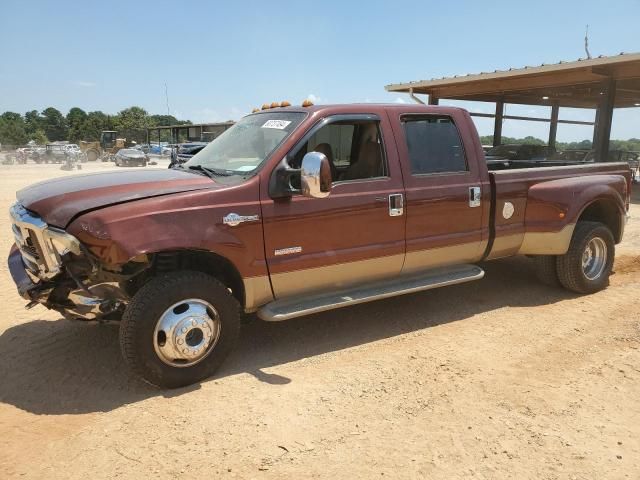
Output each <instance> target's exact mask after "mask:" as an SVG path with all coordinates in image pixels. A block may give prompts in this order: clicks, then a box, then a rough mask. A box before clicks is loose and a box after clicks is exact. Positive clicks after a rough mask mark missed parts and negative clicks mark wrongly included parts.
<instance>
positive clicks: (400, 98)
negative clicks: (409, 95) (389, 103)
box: [394, 97, 407, 103]
mask: <svg viewBox="0 0 640 480" xmlns="http://www.w3.org/2000/svg"><path fill="white" fill-rule="evenodd" d="M394 103H407V101H406V100H405V99H404V98H402V97H396V99H395V100H394Z"/></svg>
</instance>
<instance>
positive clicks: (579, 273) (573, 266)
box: [557, 222, 615, 293]
mask: <svg viewBox="0 0 640 480" xmlns="http://www.w3.org/2000/svg"><path fill="white" fill-rule="evenodd" d="M614 257H615V242H614V239H613V234H612V233H611V230H609V228H608V227H607V226H606V225H604V224H602V223H599V222H578V224H577V225H576V228H575V230H574V232H573V237H572V238H571V244H570V245H569V251H568V252H567V253H566V254H565V255H562V256H559V257H558V258H557V268H558V279H559V280H560V283H561V284H562V285H563V286H564V287H565V288H567V289H568V290H571V291H573V292H577V293H593V292H597V291H599V290H602V289H604V288H606V287H607V285H609V276H610V275H611V270H612V268H613V260H614Z"/></svg>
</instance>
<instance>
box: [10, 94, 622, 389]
mask: <svg viewBox="0 0 640 480" xmlns="http://www.w3.org/2000/svg"><path fill="white" fill-rule="evenodd" d="M630 182H631V175H630V170H629V166H628V165H627V164H622V163H591V164H586V165H582V166H575V165H573V166H554V167H546V168H507V169H502V170H500V171H489V169H488V168H487V164H486V161H485V158H484V154H483V151H482V146H481V144H480V141H479V138H478V135H477V132H476V129H475V127H474V124H473V122H472V121H471V118H470V116H469V114H468V113H467V112H466V111H464V110H461V109H457V108H449V107H426V106H418V105H416V106H407V105H370V104H366V105H328V106H310V107H307V108H303V107H282V108H270V109H265V110H263V111H260V112H257V113H254V114H251V115H248V116H246V117H244V118H243V119H242V120H241V121H239V122H238V123H237V124H235V125H234V126H233V127H232V128H231V129H229V130H228V131H226V132H225V133H224V134H223V135H221V136H220V137H219V138H217V139H216V140H215V141H213V142H212V143H211V144H209V145H208V146H207V147H206V148H204V149H203V150H202V151H201V152H200V153H198V154H196V155H195V156H194V157H193V158H192V159H191V160H190V161H188V162H186V163H185V164H184V165H182V166H180V167H178V168H174V169H168V170H161V169H155V170H146V171H135V172H107V173H99V174H90V175H74V176H68V177H64V178H60V179H55V180H52V181H48V182H44V183H39V184H36V185H33V186H31V187H28V188H25V189H24V190H21V191H19V192H18V193H17V200H18V201H17V203H16V204H15V205H14V206H13V207H12V208H11V216H12V222H13V231H14V234H15V239H16V244H15V245H14V247H13V248H12V250H11V252H10V255H9V266H10V271H11V274H12V276H13V278H14V281H15V283H16V285H17V287H18V291H19V293H20V295H22V296H23V297H24V298H25V299H26V300H28V301H29V304H28V305H27V306H32V305H35V304H37V303H40V304H42V305H44V306H46V307H47V308H50V309H54V310H57V311H58V312H60V313H61V314H62V315H64V316H65V317H67V318H79V319H89V320H93V319H114V320H120V322H121V323H120V344H121V348H122V352H123V355H124V358H125V360H126V362H127V363H128V364H129V365H130V366H131V368H132V369H133V370H134V371H135V372H137V373H138V374H139V375H141V376H142V377H143V378H144V379H146V380H147V381H148V382H150V383H153V384H156V385H160V386H165V387H177V386H181V385H185V384H189V383H192V382H196V381H199V380H201V379H204V378H206V377H208V376H210V375H211V374H212V373H213V372H214V371H215V370H216V369H217V368H218V367H219V366H220V364H221V363H222V361H223V360H224V358H225V357H226V355H227V354H228V353H229V351H230V350H231V348H232V347H233V345H234V343H235V341H236V339H237V337H238V335H239V328H240V323H241V317H242V314H243V312H244V313H250V312H257V316H258V317H260V318H261V319H263V320H267V321H278V320H286V319H290V318H294V317H298V316H302V315H307V314H310V313H314V312H320V311H324V310H329V309H334V308H339V307H343V306H348V305H353V304H357V303H362V302H367V301H371V300H377V299H381V298H386V297H391V296H394V295H400V294H405V293H412V292H418V291H422V290H427V289H431V288H435V287H441V286H445V285H451V284H456V283H461V282H467V281H471V280H478V279H481V278H482V277H483V275H484V272H483V270H482V269H481V268H480V267H478V266H477V265H476V264H477V263H478V262H481V261H486V260H492V259H496V258H501V257H506V256H511V255H528V256H531V257H532V261H534V262H535V264H536V267H537V272H538V276H539V277H540V278H541V279H542V280H543V281H545V282H547V283H549V284H553V285H559V286H562V287H565V288H567V289H569V290H572V291H574V292H578V293H591V292H595V291H597V290H601V289H603V288H605V287H606V286H607V284H608V278H609V275H610V273H611V268H612V264H613V260H614V249H615V244H617V243H619V242H620V241H621V240H622V235H623V231H624V226H625V222H626V218H627V211H628V208H629V195H630V185H631V184H630ZM363 328H366V326H365V325H363Z"/></svg>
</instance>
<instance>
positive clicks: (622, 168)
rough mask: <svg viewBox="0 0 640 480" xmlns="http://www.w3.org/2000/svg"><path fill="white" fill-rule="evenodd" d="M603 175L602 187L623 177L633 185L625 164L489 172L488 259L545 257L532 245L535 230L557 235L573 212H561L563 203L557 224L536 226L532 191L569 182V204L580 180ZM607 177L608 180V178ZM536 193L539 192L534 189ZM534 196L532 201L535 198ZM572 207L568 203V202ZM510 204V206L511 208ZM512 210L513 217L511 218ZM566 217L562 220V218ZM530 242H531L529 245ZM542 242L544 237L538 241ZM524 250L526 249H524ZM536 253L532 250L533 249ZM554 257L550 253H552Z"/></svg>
mask: <svg viewBox="0 0 640 480" xmlns="http://www.w3.org/2000/svg"><path fill="white" fill-rule="evenodd" d="M593 175H600V176H602V177H603V183H606V181H607V178H618V179H619V177H620V176H623V177H624V178H625V179H626V180H627V183H628V182H629V181H630V178H631V177H630V175H631V171H630V169H629V165H628V164H626V163H589V164H581V165H566V166H544V167H535V168H519V169H509V170H496V171H491V170H490V171H489V177H490V181H491V188H492V212H491V230H492V232H491V233H492V235H491V237H492V240H493V242H492V245H491V246H490V247H491V248H490V253H489V256H488V258H489V259H493V258H500V257H504V256H509V255H514V254H518V253H520V254H542V252H541V251H539V250H537V249H538V248H540V249H542V248H543V246H542V245H539V246H537V245H533V247H532V245H531V243H532V242H531V238H536V237H532V236H531V234H533V235H535V232H536V230H540V231H544V232H547V233H558V232H560V231H561V230H562V229H563V228H564V227H565V226H566V225H567V222H570V221H571V219H570V218H569V215H570V214H571V212H568V211H567V212H562V208H563V207H562V205H561V202H558V203H557V205H555V206H554V208H556V209H557V211H558V215H557V217H556V218H555V221H554V220H548V212H546V217H545V218H547V221H545V223H544V224H542V223H541V224H537V220H538V215H537V214H536V211H535V210H536V209H539V208H540V207H539V205H537V204H535V205H534V203H536V198H535V194H533V193H532V187H535V186H536V185H538V186H539V187H538V189H540V188H541V187H542V185H541V184H542V183H548V182H553V181H559V180H563V179H566V180H567V182H566V183H567V186H566V189H565V191H566V196H567V200H568V201H570V200H571V198H572V197H573V196H576V195H578V194H579V193H580V191H581V190H580V188H581V187H580V178H585V177H590V176H593ZM605 177H606V178H605ZM534 190H536V189H535V188H534ZM532 196H533V198H532ZM568 203H569V202H568ZM507 204H511V206H508V205H507ZM511 207H513V213H512V214H511V216H509V214H510V211H511ZM561 213H562V214H563V216H562V217H561V216H560V214H561ZM525 232H528V233H529V237H530V238H529V239H527V238H525ZM527 240H529V241H528V242H527ZM536 241H539V242H542V241H543V240H542V237H539V239H536ZM523 247H524V248H523ZM532 248H533V250H530V249H532ZM550 253H551V252H550Z"/></svg>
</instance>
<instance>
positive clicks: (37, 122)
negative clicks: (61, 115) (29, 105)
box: [24, 110, 43, 135]
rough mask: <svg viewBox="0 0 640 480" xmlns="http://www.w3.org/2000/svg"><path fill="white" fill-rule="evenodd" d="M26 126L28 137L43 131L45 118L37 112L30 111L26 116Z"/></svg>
mask: <svg viewBox="0 0 640 480" xmlns="http://www.w3.org/2000/svg"><path fill="white" fill-rule="evenodd" d="M24 125H25V130H26V132H27V135H32V134H34V133H35V132H36V131H37V130H42V129H43V118H42V117H41V116H40V114H39V113H38V111H37V110H30V111H28V112H26V113H25V114H24Z"/></svg>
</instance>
